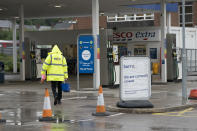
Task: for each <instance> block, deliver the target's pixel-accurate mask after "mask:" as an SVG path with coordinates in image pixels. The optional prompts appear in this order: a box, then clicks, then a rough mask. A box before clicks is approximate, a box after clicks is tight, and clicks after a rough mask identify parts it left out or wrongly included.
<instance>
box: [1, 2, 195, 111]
mask: <svg viewBox="0 0 197 131" xmlns="http://www.w3.org/2000/svg"><path fill="white" fill-rule="evenodd" d="M5 1H6V0H4V1H2V2H5ZM28 2H30V1H27V3H28ZM118 2H120V3H119V4H121V0H117V3H118ZM140 2H142V4H143V2H144V1H143V0H142V1H140ZM162 2H163V3H162V4H161V5H162V7H164V5H165V1H162ZM5 3H6V4H8V5H9V4H10V3H9V2H8V3H7V2H5ZM27 3H25V2H24V3H21V4H20V5H19V6H17V7H18V8H17V9H15V10H18V12H19V11H20V14H18V16H20V20H21V24H20V29H21V31H20V55H21V56H23V55H24V52H26V54H25V55H28V54H27V53H28V51H26V50H24V49H23V48H22V45H24V46H25V43H26V41H25V36H28V35H29V34H30V35H31V33H32V34H33V33H36V32H27V33H26V34H25V32H24V19H25V18H26V15H27V16H28V17H29V18H31V17H38V18H39V17H43V18H45V17H51V18H52V17H60V16H58V12H57V14H56V13H55V14H54V16H52V15H49V14H50V13H48V12H46V13H47V14H45V15H46V16H45V15H43V16H36V14H33V15H32V16H31V13H29V10H27V8H26V6H27V7H28V4H27ZM123 3H124V2H123ZM150 3H154V1H150ZM156 3H160V1H159V0H158V1H156ZM0 4H2V3H1V2H0ZM37 4H38V5H39V2H38V3H37ZM75 4H78V5H80V4H83V2H78V3H75ZM86 4H87V5H89V6H88V9H89V10H88V11H89V12H88V13H86V12H85V13H84V12H82V13H83V14H82V15H91V14H92V16H93V17H92V23H93V24H92V30H89V31H81V32H82V33H84V34H85V33H86V34H91V35H92V36H93V37H94V42H95V46H94V50H95V52H94V74H93V82H92V83H93V84H92V87H91V86H90V88H92V90H97V89H98V88H99V86H100V85H101V81H102V80H100V78H101V77H102V76H100V75H102V73H101V72H102V70H101V69H102V68H100V64H101V63H102V62H103V61H102V60H101V58H100V57H98V54H99V53H100V54H99V55H100V56H101V57H102V53H103V50H101V49H102V48H103V47H102V45H101V43H100V46H99V42H98V39H99V33H100V32H99V9H98V8H99V6H100V7H101V8H102V9H106V7H105V6H103V4H105V2H104V0H103V1H101V5H99V2H98V0H93V2H92V3H91V2H90V3H86ZM91 4H92V6H91ZM126 4H130V2H129V1H126ZM134 4H135V3H134ZM10 5H11V4H10ZM102 6H103V7H102ZM32 7H34V8H35V3H34V2H33V4H32ZM85 7H87V6H85ZM85 7H84V8H85ZM70 8H71V7H70ZM39 9H40V8H39ZM91 9H92V12H91V11H90V10H91ZM106 10H107V9H106ZM117 10H118V9H117ZM117 10H115V11H117ZM122 10H123V13H124V10H126V9H122ZM130 10H131V11H132V9H130ZM7 11H9V9H7ZM26 11H27V12H28V13H26ZM46 11H47V9H46ZM48 11H49V10H48ZM79 11H80V10H79ZM107 11H109V13H111V12H110V11H112V10H107ZM72 13H73V14H75V15H76V14H79V16H80V13H79V12H77V8H76V12H71V14H72ZM107 13H108V12H106V14H107ZM114 13H116V12H114ZM165 13H166V12H165V9H163V10H162V14H165ZM11 14H12V12H10V14H9V15H8V18H11V17H12V15H11ZM47 15H48V16H47ZM69 15H70V14H67V16H69ZM75 15H73V16H75ZM5 16H6V15H0V18H1V17H2V18H5ZM76 16H77V15H76ZM163 16H164V17H162V19H163V21H162V23H163V24H162V25H163V26H161V27H160V28H159V29H157V28H152V30H150V29H149V28H147V31H146V30H145V32H141V31H133V32H132V33H131V32H130V31H129V32H127V31H125V29H120V30H119V31H120V32H121V31H122V32H127V33H126V34H124V33H122V34H120V35H117V34H116V36H115V37H116V38H117V37H119V36H121V35H122V36H123V37H131V36H133V34H135V33H136V35H134V36H136V38H133V39H132V40H134V41H139V39H141V38H143V37H145V38H150V39H151V40H150V39H149V40H150V41H151V42H155V43H160V45H159V47H161V57H162V67H161V68H162V70H161V72H162V74H161V81H160V84H164V85H165V84H166V83H167V74H166V73H163V72H165V71H166V67H167V64H166V58H165V57H164V44H163V42H164V40H165V39H166V31H164V28H166V23H165V20H166V18H165V17H166V14H165V15H163ZM28 17H27V18H28ZM64 17H66V15H65V16H64ZM171 29H172V30H173V28H171ZM136 30H139V29H136ZM57 32H58V31H57ZM65 32H66V31H65ZM79 32H80V31H79ZM79 32H77V33H78V34H77V35H80V33H79ZM28 33H29V34H28ZM67 33H68V34H69V32H67ZM72 33H73V32H72ZM105 33H109V32H108V31H106V32H105ZM38 34H39V32H38ZM30 35H29V36H30ZM77 35H76V34H75V36H77ZM110 35H112V34H110ZM155 36H158V37H155ZM31 37H32V36H30V37H29V38H31ZM32 39H33V38H32ZM49 39H50V38H49ZM102 39H103V38H102ZM120 39H122V38H120ZM74 41H75V43H77V42H76V37H75V40H74ZM101 41H102V40H101ZM15 44H16V42H15ZM27 47H28V46H27ZM159 47H157V48H159ZM13 49H14V48H13ZM99 51H100V52H99ZM15 52H16V48H15ZM87 54H88V53H87V52H85V57H87ZM88 57H89V55H88ZM105 57H106V56H105ZM26 61H28V60H26V59H24V58H22V61H21V67H22V68H21V72H20V75H21V77H20V78H21V80H22V81H25V80H26V72H27V74H28V68H25V64H27V62H26ZM101 66H103V65H101ZM100 73H101V74H100ZM101 79H102V78H101ZM79 84H80V83H79ZM86 84H87V83H86ZM87 85H89V84H87ZM87 87H89V86H87ZM74 89H79V87H76V86H74ZM106 90H108V89H106ZM116 91H117V90H116ZM179 91H180V90H179ZM112 92H113V91H112ZM108 93H109V94H110V91H109V92H108ZM116 93H117V92H115V94H116ZM179 93H180V92H179ZM104 94H105V91H104ZM187 94H188V93H187ZM116 95H117V94H116ZM177 101H178V103H181V102H180V101H181V99H178V100H177ZM177 101H175V102H177ZM113 104H114V103H113ZM173 104H174V103H172V105H173ZM160 106H161V107H160V108H153V109H119V108H116V107H115V106H114V105H113V106H107V109H108V110H109V111H118V112H127V113H139V112H141V113H155V112H166V111H173V110H180V109H185V108H188V107H196V104H191V103H190V102H188V103H187V104H184V105H182V104H179V106H174V107H170V108H167V107H165V108H162V106H165V104H164V105H162V103H161V104H160ZM156 107H157V106H156ZM122 110H123V111H122Z"/></svg>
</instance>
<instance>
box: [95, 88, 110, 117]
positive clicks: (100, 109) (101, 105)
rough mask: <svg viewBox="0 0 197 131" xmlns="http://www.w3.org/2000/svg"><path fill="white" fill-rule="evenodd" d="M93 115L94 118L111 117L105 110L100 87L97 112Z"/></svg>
mask: <svg viewBox="0 0 197 131" xmlns="http://www.w3.org/2000/svg"><path fill="white" fill-rule="evenodd" d="M92 115H93V116H108V115H109V113H107V112H106V110H105V105H104V98H103V88H102V86H100V87H99V92H98V100H97V106H96V112H94V113H92Z"/></svg>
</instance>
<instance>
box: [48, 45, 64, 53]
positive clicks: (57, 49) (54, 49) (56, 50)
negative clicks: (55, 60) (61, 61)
mask: <svg viewBox="0 0 197 131" xmlns="http://www.w3.org/2000/svg"><path fill="white" fill-rule="evenodd" d="M49 54H62V52H61V51H60V49H59V48H58V46H57V45H55V46H54V47H53V49H52V51H51V52H50V53H49Z"/></svg>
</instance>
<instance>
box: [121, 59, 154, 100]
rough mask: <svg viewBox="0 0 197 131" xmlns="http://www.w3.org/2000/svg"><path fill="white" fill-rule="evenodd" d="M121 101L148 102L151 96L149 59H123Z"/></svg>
mask: <svg viewBox="0 0 197 131" xmlns="http://www.w3.org/2000/svg"><path fill="white" fill-rule="evenodd" d="M120 68H121V69H120V70H121V75H120V77H121V78H120V79H121V80H120V99H121V100H122V101H129V100H148V99H149V98H150V96H151V74H150V58H149V57H121V65H120Z"/></svg>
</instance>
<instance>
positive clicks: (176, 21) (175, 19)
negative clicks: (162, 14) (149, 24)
mask: <svg viewBox="0 0 197 131" xmlns="http://www.w3.org/2000/svg"><path fill="white" fill-rule="evenodd" d="M171 26H179V14H178V12H171Z"/></svg>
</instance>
